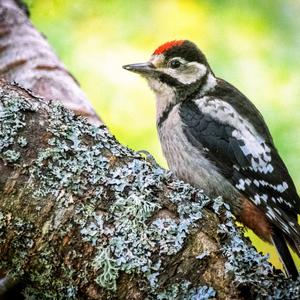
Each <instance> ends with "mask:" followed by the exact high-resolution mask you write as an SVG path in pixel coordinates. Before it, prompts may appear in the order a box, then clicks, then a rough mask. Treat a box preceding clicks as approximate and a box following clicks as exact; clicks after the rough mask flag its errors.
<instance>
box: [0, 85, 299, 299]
mask: <svg viewBox="0 0 300 300" xmlns="http://www.w3.org/2000/svg"><path fill="white" fill-rule="evenodd" d="M0 103H1V127H0V141H1V143H0V146H1V147H0V150H1V162H0V168H1V172H0V193H1V203H0V211H1V213H0V228H1V231H0V238H1V240H0V253H1V254H0V269H1V273H2V274H3V275H4V274H7V273H9V276H10V277H11V278H14V279H15V280H16V281H21V282H23V283H24V291H23V292H24V295H25V296H26V297H27V298H28V299H29V297H32V296H35V297H36V299H68V298H77V299H105V298H108V297H112V298H117V299H145V298H146V297H147V298H148V299H176V298H177V299H198V298H197V297H200V295H202V296H203V297H204V298H203V299H209V298H211V297H215V296H217V298H218V299H245V298H246V299H249V297H250V296H251V297H250V298H255V297H257V296H259V297H261V298H263V297H264V296H265V297H266V296H267V295H269V296H270V297H272V298H271V299H276V297H277V298H278V299H279V298H280V297H278V295H284V296H286V298H285V299H293V297H295V298H294V299H297V298H298V297H300V293H299V287H298V285H299V282H297V283H293V282H291V281H290V280H288V279H285V278H284V276H283V274H282V273H281V272H275V271H274V270H273V268H272V267H271V266H270V264H269V263H268V262H267V258H266V257H262V256H261V255H260V254H258V253H257V252H256V251H255V250H254V248H252V247H251V246H250V243H249V242H248V241H247V240H245V238H243V237H242V235H241V234H240V231H239V230H238V229H237V228H236V227H235V225H234V221H233V218H232V216H231V214H230V212H229V211H228V210H227V208H226V206H224V204H223V203H222V201H221V200H220V199H214V200H213V201H211V200H209V199H208V198H207V197H205V195H203V194H202V193H201V192H200V191H198V190H196V189H195V188H192V187H191V186H189V185H187V184H184V183H183V182H180V181H177V180H176V179H174V178H173V177H172V176H171V175H170V174H169V173H166V172H165V171H164V170H162V169H160V168H159V167H157V166H152V165H150V164H149V163H148V162H147V161H145V160H144V159H143V158H141V157H139V156H138V155H137V154H135V153H134V152H132V151H130V150H129V149H127V148H125V147H123V146H122V145H120V144H118V142H117V141H116V140H115V139H114V138H113V137H112V136H111V135H110V134H109V133H108V131H107V130H106V128H105V127H104V126H103V127H93V126H92V125H90V124H88V123H87V122H85V120H83V119H81V118H80V117H76V116H75V115H74V114H72V113H70V112H68V111H67V110H66V109H65V108H63V107H62V106H59V105H57V104H51V103H49V104H47V103H45V102H42V101H41V100H39V99H38V98H35V97H33V96H32V95H30V94H29V93H28V92H25V91H24V90H22V89H21V88H19V87H16V86H10V85H8V84H5V83H3V82H2V83H1V85H0ZM193 297H195V298H193ZM201 299H202V298H201ZM280 299H282V298H280Z"/></svg>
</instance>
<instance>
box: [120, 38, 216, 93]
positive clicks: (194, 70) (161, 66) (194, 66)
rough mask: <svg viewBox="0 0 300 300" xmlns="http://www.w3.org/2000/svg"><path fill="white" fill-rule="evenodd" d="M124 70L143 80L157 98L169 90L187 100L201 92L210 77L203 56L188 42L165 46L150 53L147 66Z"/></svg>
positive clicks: (209, 70) (140, 64) (145, 64)
mask: <svg viewBox="0 0 300 300" xmlns="http://www.w3.org/2000/svg"><path fill="white" fill-rule="evenodd" d="M123 68H124V69H126V70H128V71H132V72H135V73H138V74H140V75H142V76H143V77H145V78H146V79H147V80H148V82H149V85H150V87H151V88H152V89H153V90H154V92H155V93H156V94H158V95H160V94H164V93H166V92H167V91H168V90H170V88H171V89H172V90H174V91H175V92H177V94H184V95H185V96H187V95H188V94H190V93H193V92H195V91H196V90H199V89H201V85H203V84H205V82H206V80H207V77H208V76H213V74H212V71H211V69H210V67H209V64H208V62H207V60H206V57H205V56H204V54H203V53H202V52H201V51H200V49H199V48H198V47H197V46H196V45H195V44H194V43H192V42H190V41H188V40H177V41H171V42H167V43H165V44H163V45H161V46H160V47H158V48H157V49H156V50H155V51H154V52H153V54H152V55H151V57H150V60H149V61H148V62H145V63H137V64H130V65H125V66H123Z"/></svg>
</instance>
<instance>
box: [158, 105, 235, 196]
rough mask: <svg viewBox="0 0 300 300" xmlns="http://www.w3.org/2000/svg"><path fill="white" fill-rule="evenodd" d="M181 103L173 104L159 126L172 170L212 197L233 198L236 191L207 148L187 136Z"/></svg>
mask: <svg viewBox="0 0 300 300" xmlns="http://www.w3.org/2000/svg"><path fill="white" fill-rule="evenodd" d="M179 105H180V104H177V105H176V106H174V107H173V109H172V110H171V111H170V113H169V115H168V117H167V118H166V120H165V121H164V122H163V123H162V124H161V125H160V126H158V133H159V138H160V142H161V147H162V151H163V154H164V156H165V158H166V160H167V163H168V166H169V168H170V170H171V171H172V172H173V173H174V174H175V175H176V176H177V177H178V178H179V179H181V180H184V181H186V182H188V183H190V184H192V185H194V186H196V187H199V188H201V189H203V190H204V192H205V193H206V194H208V195H209V196H211V197H217V196H219V195H223V196H225V197H226V198H227V197H232V194H233V193H237V191H236V190H235V189H234V188H233V187H232V185H231V184H230V183H229V182H228V181H227V180H226V179H225V178H224V177H223V176H222V175H221V174H220V173H219V172H218V170H217V168H216V166H215V165H214V164H213V163H212V162H211V161H210V160H209V159H208V158H207V157H206V155H205V150H207V149H203V148H202V147H201V145H199V147H197V148H196V147H194V146H193V145H192V144H191V143H190V142H189V141H188V139H187V138H186V136H185V134H184V130H183V126H184V125H183V123H182V121H181V119H180V116H179Z"/></svg>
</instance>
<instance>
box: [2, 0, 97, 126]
mask: <svg viewBox="0 0 300 300" xmlns="http://www.w3.org/2000/svg"><path fill="white" fill-rule="evenodd" d="M23 8H24V6H23ZM0 77H1V78H4V79H6V80H8V81H14V82H17V83H18V84H19V85H20V86H22V87H24V88H26V89H30V90H31V91H32V92H33V93H34V94H35V95H38V96H39V97H43V98H45V99H52V100H53V99H55V100H58V101H61V102H62V103H63V104H64V106H65V107H67V108H69V109H70V110H72V111H74V112H75V113H76V114H79V115H83V116H86V117H87V118H88V120H89V121H90V122H91V123H92V124H95V125H99V124H100V123H101V121H100V119H99V117H98V116H97V115H96V113H95V111H94V110H93V109H92V107H91V105H90V103H89V101H88V99H87V98H86V96H85V95H84V93H83V92H82V90H81V89H80V87H79V86H78V83H77V82H76V80H75V79H74V77H73V76H72V75H71V74H70V73H69V72H68V71H67V70H66V69H65V67H64V65H63V64H62V63H61V62H60V61H59V59H58V58H57V56H56V55H55V54H54V52H53V50H52V49H51V47H50V46H49V44H48V42H47V40H46V39H45V37H44V36H42V35H41V34H40V33H39V32H38V31H37V30H36V29H35V28H34V26H33V25H32V24H31V22H30V21H29V19H28V17H27V15H26V11H24V9H22V1H21V0H1V1H0Z"/></svg>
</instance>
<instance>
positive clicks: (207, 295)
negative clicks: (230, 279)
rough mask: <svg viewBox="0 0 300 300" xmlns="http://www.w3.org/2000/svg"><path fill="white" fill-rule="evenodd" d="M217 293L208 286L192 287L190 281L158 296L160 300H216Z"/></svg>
mask: <svg viewBox="0 0 300 300" xmlns="http://www.w3.org/2000/svg"><path fill="white" fill-rule="evenodd" d="M215 296H216V292H215V290H214V289H213V288H211V287H208V286H206V285H204V286H200V287H196V288H195V287H194V288H193V287H192V286H191V283H190V282H189V281H186V280H185V281H182V282H180V283H176V284H173V285H171V286H169V287H168V288H167V289H165V290H164V291H162V292H160V293H159V294H158V295H157V299H158V300H173V299H185V300H208V299H212V298H214V299H215Z"/></svg>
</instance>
